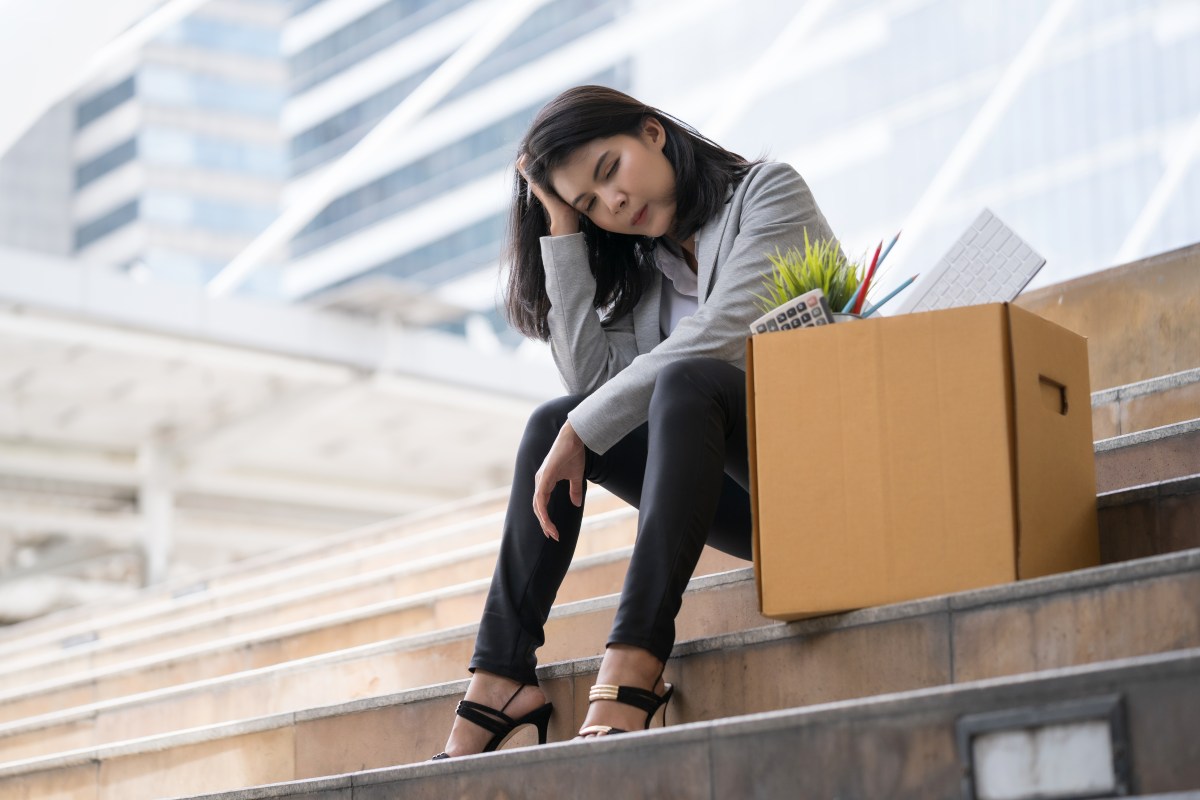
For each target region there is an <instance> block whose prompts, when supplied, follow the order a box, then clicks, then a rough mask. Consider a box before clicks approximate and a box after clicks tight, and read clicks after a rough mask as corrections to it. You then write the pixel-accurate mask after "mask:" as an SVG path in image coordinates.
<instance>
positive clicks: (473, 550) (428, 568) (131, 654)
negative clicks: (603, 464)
mask: <svg viewBox="0 0 1200 800" xmlns="http://www.w3.org/2000/svg"><path fill="white" fill-rule="evenodd" d="M636 533H637V531H636V516H635V515H634V513H632V511H631V510H630V511H614V512H608V513H606V515H595V516H592V517H589V518H588V521H587V525H586V528H584V533H583V535H582V536H581V537H580V542H578V545H577V547H576V554H577V555H581V557H587V555H592V554H596V553H604V552H608V551H612V549H617V548H623V547H628V546H630V545H632V542H634V539H635V537H636ZM475 539H478V537H476V536H464V537H463V539H461V540H460V539H457V537H455V541H454V543H455V545H456V547H454V548H452V549H448V551H445V552H442V553H436V554H432V555H430V554H426V555H425V557H424V558H420V555H421V554H422V553H425V552H427V549H430V548H416V547H410V548H409V549H410V552H412V555H410V558H390V559H389V560H390V561H391V563H390V564H389V563H388V561H389V560H383V559H380V561H382V563H383V566H380V567H379V569H372V570H370V571H366V572H353V571H352V572H349V573H348V575H344V576H342V577H337V576H341V573H342V572H343V571H344V570H337V571H336V572H335V577H334V579H324V578H325V576H324V575H316V576H311V578H310V582H306V583H301V582H298V583H296V585H292V584H290V583H289V584H286V585H283V587H281V589H286V590H284V591H276V593H274V594H265V595H262V596H256V594H257V593H256V594H251V595H250V596H248V599H246V600H242V602H240V603H233V602H232V600H230V599H228V597H227V599H226V602H223V603H221V604H218V606H216V607H214V608H208V607H192V608H191V613H190V614H186V615H179V616H172V618H162V616H160V618H156V620H155V621H156V624H154V625H146V626H142V627H136V628H133V630H130V631H127V632H112V633H110V634H109V636H107V637H104V638H101V639H95V640H92V642H89V643H86V644H83V645H78V646H74V648H72V649H70V650H66V651H64V650H55V649H49V648H42V649H38V650H35V651H26V652H25V654H23V655H17V654H14V655H13V656H10V657H8V658H6V664H5V667H4V668H2V669H0V697H2V696H4V694H5V693H6V692H10V691H13V690H17V688H25V687H28V685H29V682H30V681H31V680H38V681H46V680H49V679H54V678H59V676H68V675H84V674H86V673H89V672H91V670H98V669H113V668H115V667H116V666H118V664H121V663H127V662H132V661H136V660H137V661H140V662H142V663H145V661H144V660H146V658H151V660H152V657H154V656H155V655H157V654H163V652H170V651H174V650H178V649H180V648H187V646H199V645H204V644H205V643H209V642H212V640H214V639H222V638H226V637H234V636H250V634H253V633H254V632H256V631H265V630H270V628H272V627H276V626H280V625H286V624H289V622H298V621H304V620H312V619H314V618H319V616H322V615H325V614H331V613H338V612H348V610H353V609H358V608H362V607H364V606H368V604H376V603H382V602H388V601H392V600H403V599H406V597H408V596H410V595H418V594H424V593H430V591H433V590H437V589H439V588H443V587H452V585H457V584H461V583H463V582H469V581H475V579H479V578H484V577H488V576H491V575H492V570H493V566H494V564H496V553H497V549H498V547H499V542H498V541H497V540H496V537H494V536H490V537H487V539H486V540H485V541H482V542H480V543H473V542H474V541H475ZM434 543H437V545H442V546H443V547H444V546H445V545H446V542H444V541H440V542H434ZM462 543H466V546H458V545H462ZM410 545H412V543H410ZM372 549H374V548H372ZM362 566H364V565H360V569H362ZM605 594H606V593H605ZM244 596H245V595H241V596H240V597H244ZM398 621H400V620H397V622H398ZM401 630H402V628H401ZM0 705H2V700H0ZM0 718H2V711H0Z"/></svg>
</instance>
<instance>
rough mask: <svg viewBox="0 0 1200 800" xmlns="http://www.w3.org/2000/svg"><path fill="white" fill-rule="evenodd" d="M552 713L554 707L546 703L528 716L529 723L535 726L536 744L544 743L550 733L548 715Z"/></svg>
mask: <svg viewBox="0 0 1200 800" xmlns="http://www.w3.org/2000/svg"><path fill="white" fill-rule="evenodd" d="M553 712H554V706H553V705H551V704H550V703H547V704H546V705H544V706H542V707H541V708H539V709H538V710H537V711H534V712H533V713H532V714H530V715H529V721H530V722H532V723H533V724H534V725H536V726H537V732H538V744H545V743H546V737H547V736H548V735H549V733H550V730H549V729H550V714H551V713H553Z"/></svg>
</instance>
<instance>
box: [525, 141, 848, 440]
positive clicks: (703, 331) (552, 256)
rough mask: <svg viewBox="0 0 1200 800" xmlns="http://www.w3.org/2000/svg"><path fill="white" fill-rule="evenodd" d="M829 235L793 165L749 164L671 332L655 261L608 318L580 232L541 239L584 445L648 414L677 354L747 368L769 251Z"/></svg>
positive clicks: (703, 246)
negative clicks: (688, 308)
mask: <svg viewBox="0 0 1200 800" xmlns="http://www.w3.org/2000/svg"><path fill="white" fill-rule="evenodd" d="M806 230H807V231H808V236H809V239H810V240H812V241H817V240H820V239H832V238H834V237H833V232H832V231H831V230H830V229H829V223H827V222H826V221H825V217H824V215H823V214H821V210H820V209H819V208H817V203H816V201H815V200H814V199H813V196H812V192H810V191H809V189H808V185H807V184H806V183H805V182H804V179H803V178H801V177H800V175H799V174H798V173H797V172H796V170H795V169H793V168H792V167H791V166H789V165H787V164H783V163H779V162H767V163H763V164H758V165H756V166H754V167H752V168H751V169H750V171H749V173H747V175H746V177H745V179H744V180H743V181H742V182H741V184H740V185H738V186H737V187H736V188H734V189H733V190H732V191H731V192H730V194H729V197H728V199H727V200H726V201H725V206H724V208H723V209H722V210H721V211H720V212H719V213H717V215H716V216H714V217H713V218H712V219H710V220H709V221H708V222H707V223H705V224H704V226H703V227H702V228H701V229H700V230H699V232H697V234H696V262H697V273H696V274H697V278H698V281H697V290H698V291H697V294H698V298H697V300H698V303H699V307H698V308H697V309H696V311H695V313H693V314H692V315H691V316H690V317H686V318H684V319H683V320H681V321H680V322H679V324H678V325H677V326H676V327H675V330H673V331H672V332H671V334H670V336H668V337H667V338H665V339H664V338H663V337H662V333H661V331H660V330H659V319H658V313H659V296H660V291H661V287H662V280H663V276H662V273H661V272H659V271H658V270H654V271H653V274H652V275H651V276H650V282H649V284H648V286H647V288H646V289H645V290H644V291H643V293H642V297H641V299H640V300H639V301H638V303H637V305H636V306H635V307H634V309H633V311H632V312H630V313H628V314H625V315H624V316H622V317H620V318H618V319H615V320H613V321H612V322H611V323H610V324H608V325H602V324H601V322H600V314H599V312H598V311H597V310H596V309H593V308H592V299H593V298H594V297H595V295H596V279H595V278H594V277H593V276H592V273H591V270H590V269H589V267H588V261H587V252H586V250H585V245H584V241H583V234H582V233H576V234H572V235H570V236H546V237H543V238H542V241H541V245H542V261H543V264H544V266H545V269H546V292H547V293H548V294H549V297H550V313H549V316H548V317H547V320H546V324H547V325H548V326H549V328H550V350H551V352H552V353H553V355H554V362H555V364H557V365H558V371H559V375H560V376H561V377H562V381H563V385H564V386H565V387H566V389H567V392H568V393H569V394H586V395H588V397H586V398H585V399H584V400H583V401H582V402H581V403H580V404H579V405H578V406H576V407H575V409H574V410H573V411H571V412H570V413H569V414H568V415H567V416H568V419H570V421H571V427H573V428H574V429H575V432H576V433H578V434H579V437H580V438H581V439H582V440H583V442H584V444H585V445H587V446H588V448H589V449H591V450H592V451H594V452H596V453H604V452H605V451H607V450H608V449H609V448H610V447H612V446H613V445H614V444H616V443H617V442H619V441H620V440H621V439H623V438H624V437H625V436H626V435H627V434H628V433H629V432H630V431H632V430H633V429H635V428H637V427H638V426H639V425H641V424H642V423H643V422H645V421H646V418H647V416H648V412H649V408H650V396H651V394H652V393H653V392H654V381H655V376H656V375H657V374H658V371H659V370H660V369H661V368H662V367H663V366H664V365H665V364H668V363H670V362H672V361H675V360H677V359H680V358H688V357H692V356H708V357H710V358H717V359H720V360H722V361H726V362H728V363H730V364H733V365H735V366H737V367H738V368H740V369H743V370H744V369H745V368H746V338H747V337H748V336H749V331H750V323H751V322H753V321H754V320H755V319H757V318H758V317H760V316H761V315H762V312H761V311H759V309H758V306H757V305H756V299H755V298H754V294H764V293H765V292H764V291H763V287H762V282H763V278H764V274H766V273H769V272H770V271H771V265H770V263H769V262H768V261H767V258H766V254H767V253H771V254H774V252H775V248H776V247H778V248H779V249H780V250H781V251H786V250H787V249H788V248H789V247H798V248H800V249H801V250H803V249H804V232H805V231H806Z"/></svg>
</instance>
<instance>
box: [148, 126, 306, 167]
mask: <svg viewBox="0 0 1200 800" xmlns="http://www.w3.org/2000/svg"><path fill="white" fill-rule="evenodd" d="M139 140H140V148H141V155H142V157H143V158H144V159H145V160H146V161H147V162H150V163H154V164H165V165H171V166H184V167H195V168H198V169H203V170H212V171H216V172H233V173H237V174H241V175H250V176H254V177H260V178H268V179H274V180H279V179H282V178H283V177H285V173H286V171H287V165H286V163H285V159H284V155H283V152H282V149H281V148H278V147H272V146H269V145H260V144H253V143H250V142H246V141H242V140H239V139H222V138H217V137H214V136H205V135H202V134H199V133H195V132H193V131H186V130H179V129H173V128H163V127H154V128H147V129H145V130H143V131H142V132H141V134H140V136H139Z"/></svg>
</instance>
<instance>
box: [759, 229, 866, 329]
mask: <svg viewBox="0 0 1200 800" xmlns="http://www.w3.org/2000/svg"><path fill="white" fill-rule="evenodd" d="M767 260H768V261H770V262H771V266H772V270H771V274H770V275H765V273H764V276H765V277H766V280H764V281H763V288H764V289H765V290H766V292H767V294H766V296H765V297H764V296H763V295H760V294H755V295H754V296H755V297H757V298H758V300H759V303H758V307H759V309H760V310H761V311H762V313H764V314H766V313H767V312H769V311H772V310H774V309H776V308H778V307H779V306H781V305H783V304H784V303H786V302H787V301H789V300H791V299H793V298H795V297H799V296H800V295H802V294H804V293H805V292H811V291H812V290H813V289H820V290H821V291H822V292H824V294H825V299H826V300H827V301H828V302H829V307H830V309H832V310H833V312H834V313H835V314H836V313H837V312H839V311H841V309H842V307H843V306H845V305H846V303H848V302H850V298H851V297H853V296H854V293H855V291H857V290H858V285H859V283H860V282H861V281H862V273H863V272H864V271H865V270H863V269H862V266H861V265H860V264H858V263H856V262H853V261H850V260H848V259H847V258H846V256H845V255H844V254H843V253H842V250H841V248H840V247H839V246H838V244H837V242H836V241H833V240H829V241H818V242H815V243H814V242H811V241H809V239H808V231H805V232H804V252H801V251H800V250H799V249H798V248H796V247H791V248H788V250H787V252H785V253H780V252H779V248H778V247H776V248H775V254H774V255H772V254H770V253H767Z"/></svg>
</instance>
